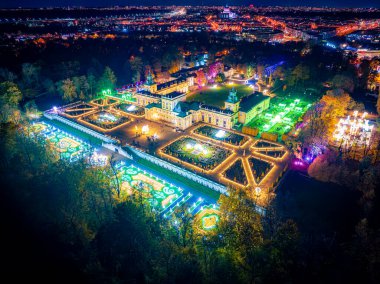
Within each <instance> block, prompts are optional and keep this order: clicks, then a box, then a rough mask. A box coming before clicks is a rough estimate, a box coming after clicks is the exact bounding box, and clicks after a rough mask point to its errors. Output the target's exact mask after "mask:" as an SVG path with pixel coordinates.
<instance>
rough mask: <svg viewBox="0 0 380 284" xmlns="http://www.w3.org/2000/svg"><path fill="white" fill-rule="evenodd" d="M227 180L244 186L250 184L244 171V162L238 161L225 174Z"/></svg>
mask: <svg viewBox="0 0 380 284" xmlns="http://www.w3.org/2000/svg"><path fill="white" fill-rule="evenodd" d="M223 176H224V177H225V178H226V179H229V180H231V181H234V182H236V183H239V184H241V185H243V186H246V185H247V184H248V180H247V175H246V174H245V171H244V166H243V161H242V160H241V159H237V160H236V161H235V163H233V164H232V165H231V166H230V167H229V168H228V169H227V170H226V171H225V172H224V173H223Z"/></svg>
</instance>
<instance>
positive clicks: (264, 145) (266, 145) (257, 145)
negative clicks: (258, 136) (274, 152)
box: [253, 140, 282, 148]
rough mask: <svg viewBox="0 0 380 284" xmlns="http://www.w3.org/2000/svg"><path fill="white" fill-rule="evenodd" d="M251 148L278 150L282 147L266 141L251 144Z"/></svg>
mask: <svg viewBox="0 0 380 284" xmlns="http://www.w3.org/2000/svg"><path fill="white" fill-rule="evenodd" d="M253 147H254V148H279V147H282V146H280V145H278V144H275V143H271V142H268V141H263V140H257V141H256V142H255V144H253Z"/></svg>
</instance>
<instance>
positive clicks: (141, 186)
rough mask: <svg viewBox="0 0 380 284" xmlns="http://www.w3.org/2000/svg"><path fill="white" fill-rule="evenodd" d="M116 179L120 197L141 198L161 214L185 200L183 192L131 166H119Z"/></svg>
mask: <svg viewBox="0 0 380 284" xmlns="http://www.w3.org/2000/svg"><path fill="white" fill-rule="evenodd" d="M117 171H118V179H119V181H120V182H121V196H122V197H125V198H127V197H129V196H131V195H132V194H133V195H135V197H136V198H140V197H141V198H142V199H143V200H145V201H147V202H148V203H149V205H150V206H151V207H152V208H153V209H154V210H157V211H158V212H162V211H164V210H165V209H167V208H169V207H170V206H171V205H173V204H174V203H176V202H180V201H181V197H182V199H186V198H185V197H183V190H182V189H181V188H179V187H176V186H174V185H173V184H170V183H168V182H166V181H164V180H162V179H160V178H158V177H156V176H153V175H151V174H149V173H147V172H145V171H143V170H141V169H139V168H137V167H135V166H133V165H130V166H126V165H123V164H119V166H118V167H117Z"/></svg>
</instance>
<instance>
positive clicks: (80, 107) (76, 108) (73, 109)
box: [62, 103, 97, 118]
mask: <svg viewBox="0 0 380 284" xmlns="http://www.w3.org/2000/svg"><path fill="white" fill-rule="evenodd" d="M96 110H97V107H96V106H93V105H90V104H88V103H79V104H75V105H73V106H68V107H66V108H65V109H64V110H63V111H62V113H63V114H64V115H66V116H68V117H72V118H77V117H80V116H83V115H86V114H89V113H91V112H94V111H96Z"/></svg>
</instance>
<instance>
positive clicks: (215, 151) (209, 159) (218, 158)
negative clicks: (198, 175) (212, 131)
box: [161, 136, 232, 171]
mask: <svg viewBox="0 0 380 284" xmlns="http://www.w3.org/2000/svg"><path fill="white" fill-rule="evenodd" d="M161 152H162V153H164V154H166V155H168V156H170V157H173V158H175V159H178V160H179V161H181V162H185V163H187V164H190V165H191V166H195V167H198V168H200V169H203V170H206V171H211V170H213V169H215V168H216V167H217V166H218V165H220V164H221V163H222V162H223V161H225V160H226V159H227V158H228V157H229V156H230V155H231V154H232V152H231V151H230V150H228V149H226V148H223V147H220V146H218V145H214V144H211V143H207V142H202V141H199V140H196V139H194V138H191V137H187V136H186V137H182V138H180V139H177V140H175V141H174V142H172V143H171V144H169V145H167V146H166V147H164V148H162V149H161Z"/></svg>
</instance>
